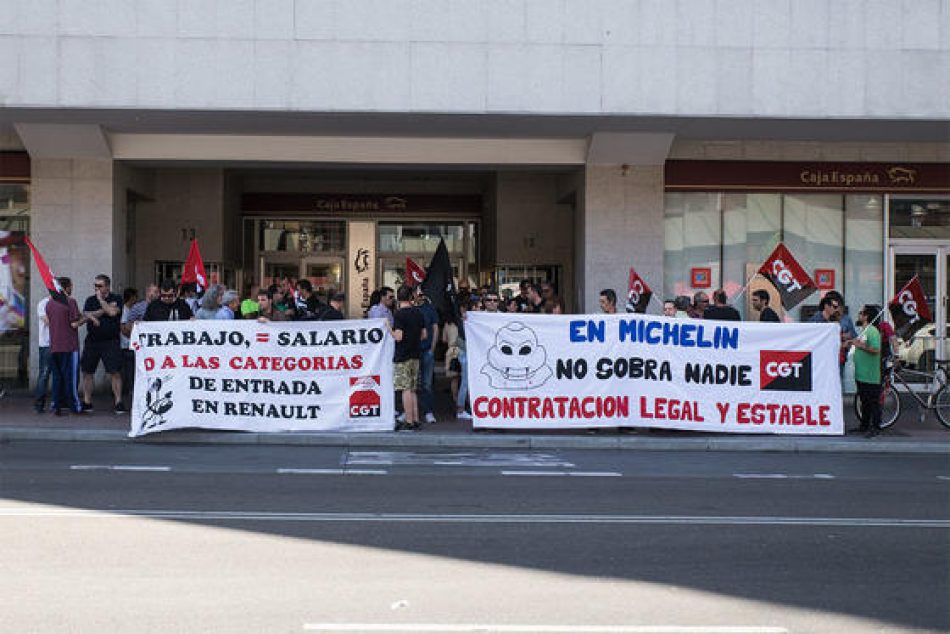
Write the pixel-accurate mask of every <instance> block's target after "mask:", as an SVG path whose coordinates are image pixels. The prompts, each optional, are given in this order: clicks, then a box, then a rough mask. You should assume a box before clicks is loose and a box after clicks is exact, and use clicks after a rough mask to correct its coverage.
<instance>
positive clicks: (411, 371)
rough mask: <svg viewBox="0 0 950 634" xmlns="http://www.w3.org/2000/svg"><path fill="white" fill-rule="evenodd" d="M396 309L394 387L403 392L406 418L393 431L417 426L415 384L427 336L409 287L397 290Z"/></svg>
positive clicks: (416, 384) (417, 379)
mask: <svg viewBox="0 0 950 634" xmlns="http://www.w3.org/2000/svg"><path fill="white" fill-rule="evenodd" d="M396 300H397V301H398V302H399V310H397V311H396V312H395V314H394V315H393V325H392V333H393V339H395V340H396V351H395V354H394V355H393V364H394V371H393V387H395V388H396V391H398V392H401V393H402V409H403V413H404V414H405V416H406V422H405V423H400V424H399V425H397V426H396V431H401V430H403V429H407V430H414V429H419V402H418V400H417V399H416V391H415V390H416V387H417V386H418V385H419V359H420V357H421V356H422V341H423V340H424V339H425V338H426V322H425V318H424V317H423V316H422V312H421V311H420V310H419V309H418V308H416V307H415V306H413V303H412V289H411V288H409V287H408V286H406V285H405V284H403V285H402V286H400V287H399V290H398V291H396Z"/></svg>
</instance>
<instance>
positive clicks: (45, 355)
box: [33, 295, 50, 414]
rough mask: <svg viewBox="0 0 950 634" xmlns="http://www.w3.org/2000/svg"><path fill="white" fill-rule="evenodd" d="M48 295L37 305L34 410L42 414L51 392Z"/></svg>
mask: <svg viewBox="0 0 950 634" xmlns="http://www.w3.org/2000/svg"><path fill="white" fill-rule="evenodd" d="M48 303H49V296H48V295H47V296H46V297H44V298H43V299H41V300H40V301H39V303H38V304H37V305H36V315H37V317H38V319H37V322H38V323H39V328H38V329H37V345H38V347H39V363H38V365H39V371H38V372H37V374H36V389H35V391H34V393H33V409H34V410H36V413H37V414H42V413H43V410H44V409H45V408H46V393H47V392H48V391H49V379H50V374H49V372H50V365H49V360H50V356H49V318H48V317H47V316H46V304H48Z"/></svg>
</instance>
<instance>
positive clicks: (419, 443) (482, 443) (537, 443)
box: [0, 427, 950, 455]
mask: <svg viewBox="0 0 950 634" xmlns="http://www.w3.org/2000/svg"><path fill="white" fill-rule="evenodd" d="M23 440H42V441H55V442H126V443H135V444H154V445H163V444H172V445H174V444H189V445H282V446H307V447H376V448H378V447H389V448H402V449H405V448H417V449H445V448H454V449H600V450H619V451H724V452H745V451H748V452H753V451H755V452H763V451H765V452H780V453H866V454H881V453H896V454H930V455H950V441H944V440H939V441H919V440H903V439H896V438H880V437H878V438H876V439H874V440H867V439H864V438H859V437H843V438H842V437H835V438H821V437H748V436H743V437H728V438H723V437H718V436H714V437H694V438H639V437H633V436H616V437H597V436H594V437H590V436H539V435H509V434H492V433H481V434H472V435H461V434H438V433H426V434H395V433H372V432H370V433H359V434H354V433H346V432H315V433H267V434H262V433H254V432H227V431H219V432H208V431H169V432H164V433H160V434H155V435H152V436H145V437H143V438H138V439H132V438H129V437H128V435H127V434H126V432H124V431H121V430H115V429H36V428H31V427H7V428H3V429H0V443H3V442H10V441H23Z"/></svg>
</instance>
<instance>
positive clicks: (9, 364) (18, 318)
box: [0, 183, 35, 387]
mask: <svg viewBox="0 0 950 634" xmlns="http://www.w3.org/2000/svg"><path fill="white" fill-rule="evenodd" d="M29 211H30V186H29V184H27V183H0V383H3V384H5V385H6V386H7V387H13V386H17V387H24V386H26V385H27V382H28V380H29V377H28V372H27V367H28V363H29V348H30V330H29V328H30V313H31V312H32V311H34V310H35V308H34V307H33V306H32V304H31V299H30V252H29V249H28V248H27V247H26V244H25V243H24V241H23V236H25V235H28V234H29V231H30V217H29Z"/></svg>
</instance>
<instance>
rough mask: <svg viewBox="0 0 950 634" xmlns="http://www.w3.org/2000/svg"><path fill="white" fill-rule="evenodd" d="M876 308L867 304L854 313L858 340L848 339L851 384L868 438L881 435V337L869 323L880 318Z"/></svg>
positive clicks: (862, 427)
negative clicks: (851, 355) (851, 357)
mask: <svg viewBox="0 0 950 634" xmlns="http://www.w3.org/2000/svg"><path fill="white" fill-rule="evenodd" d="M880 312H881V309H880V307H879V306H874V305H873V304H868V305H866V306H864V308H862V309H861V311H860V312H859V313H858V325H859V326H862V327H863V328H864V330H863V331H862V333H861V336H860V337H855V338H853V339H849V340H848V341H847V343H846V345H847V346H853V347H854V381H855V383H856V384H857V386H858V396H859V397H860V399H861V426H860V428H859V429H860V431H863V432H865V434H866V436H867V437H868V438H873V437H874V436H877V435H878V434H879V433H881V333H880V332H879V331H878V329H877V328H875V327H874V324H872V323H871V320H873V319H875V318H876V317H877V316H878V314H880Z"/></svg>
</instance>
